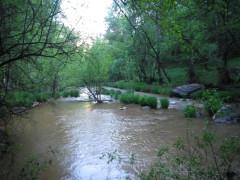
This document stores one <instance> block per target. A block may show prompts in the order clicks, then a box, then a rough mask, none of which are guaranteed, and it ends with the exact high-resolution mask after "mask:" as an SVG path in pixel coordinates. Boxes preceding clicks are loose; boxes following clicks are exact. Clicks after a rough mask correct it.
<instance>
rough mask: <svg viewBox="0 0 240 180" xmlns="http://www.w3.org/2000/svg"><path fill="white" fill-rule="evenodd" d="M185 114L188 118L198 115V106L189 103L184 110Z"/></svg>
mask: <svg viewBox="0 0 240 180" xmlns="http://www.w3.org/2000/svg"><path fill="white" fill-rule="evenodd" d="M183 112H184V116H185V117H188V118H195V117H196V113H197V112H196V108H195V106H193V105H188V106H186V107H185V108H184V110H183Z"/></svg>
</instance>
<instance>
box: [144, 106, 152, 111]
mask: <svg viewBox="0 0 240 180" xmlns="http://www.w3.org/2000/svg"><path fill="white" fill-rule="evenodd" d="M142 109H143V110H149V109H150V107H149V106H143V107H142Z"/></svg>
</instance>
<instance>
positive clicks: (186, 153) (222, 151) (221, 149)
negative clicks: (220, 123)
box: [140, 130, 240, 180]
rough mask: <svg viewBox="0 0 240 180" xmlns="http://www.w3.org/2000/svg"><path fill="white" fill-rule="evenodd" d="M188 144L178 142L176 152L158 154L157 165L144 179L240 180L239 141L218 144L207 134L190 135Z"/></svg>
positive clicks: (160, 152)
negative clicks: (239, 171)
mask: <svg viewBox="0 0 240 180" xmlns="http://www.w3.org/2000/svg"><path fill="white" fill-rule="evenodd" d="M188 136H189V137H188V138H187V139H188V141H187V142H185V141H183V139H178V140H177V141H176V143H175V144H174V146H173V147H172V148H173V152H176V153H171V152H170V151H169V150H170V148H168V147H167V148H166V147H162V148H161V149H160V150H159V153H158V157H159V160H158V161H157V163H156V164H155V165H154V166H152V168H151V169H150V170H149V171H148V172H144V173H142V174H141V176H140V177H141V179H143V180H152V179H232V178H236V179H238V178H239V177H240V176H239V174H236V173H237V171H236V168H237V167H238V164H239V163H240V138H239V137H229V138H226V139H224V140H223V141H220V142H218V141H217V138H216V136H215V134H213V133H212V132H211V131H208V130H204V131H203V132H202V133H201V134H200V135H194V134H191V133H190V134H189V135H188Z"/></svg>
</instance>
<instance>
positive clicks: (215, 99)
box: [202, 90, 223, 116]
mask: <svg viewBox="0 0 240 180" xmlns="http://www.w3.org/2000/svg"><path fill="white" fill-rule="evenodd" d="M202 101H203V103H204V107H205V109H206V111H207V112H208V113H209V115H210V116H213V115H214V114H215V113H216V112H217V111H218V110H219V109H220V108H221V107H222V105H223V98H221V96H220V95H219V93H218V92H217V91H216V90H206V91H204V92H203V94H202Z"/></svg>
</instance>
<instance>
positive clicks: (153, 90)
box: [151, 86, 160, 94]
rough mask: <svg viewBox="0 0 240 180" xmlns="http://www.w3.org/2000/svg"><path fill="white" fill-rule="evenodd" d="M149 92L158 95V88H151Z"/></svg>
mask: <svg viewBox="0 0 240 180" xmlns="http://www.w3.org/2000/svg"><path fill="white" fill-rule="evenodd" d="M151 92H152V93H154V94H159V93H160V88H159V87H158V86H152V89H151Z"/></svg>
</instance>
